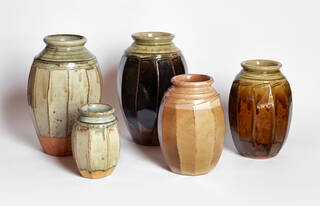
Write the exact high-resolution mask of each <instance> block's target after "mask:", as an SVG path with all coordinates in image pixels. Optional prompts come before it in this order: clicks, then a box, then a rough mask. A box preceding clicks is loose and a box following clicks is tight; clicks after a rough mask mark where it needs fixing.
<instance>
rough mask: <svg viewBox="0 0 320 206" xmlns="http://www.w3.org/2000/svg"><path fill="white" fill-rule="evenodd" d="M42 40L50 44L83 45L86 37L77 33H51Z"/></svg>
mask: <svg viewBox="0 0 320 206" xmlns="http://www.w3.org/2000/svg"><path fill="white" fill-rule="evenodd" d="M43 41H44V42H45V43H46V44H48V45H52V46H65V47H68V46H83V45H84V44H85V43H86V42H87V38H86V37H84V36H81V35H78V34H52V35H48V36H46V37H44V38H43Z"/></svg>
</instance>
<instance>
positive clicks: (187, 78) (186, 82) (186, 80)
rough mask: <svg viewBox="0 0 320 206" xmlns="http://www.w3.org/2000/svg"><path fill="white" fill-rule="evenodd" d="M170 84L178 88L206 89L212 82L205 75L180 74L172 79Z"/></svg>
mask: <svg viewBox="0 0 320 206" xmlns="http://www.w3.org/2000/svg"><path fill="white" fill-rule="evenodd" d="M171 82H172V84H174V85H175V86H178V87H179V86H180V87H203V86H204V87H206V86H211V85H212V83H213V82H214V80H213V78H212V77H211V76H209V75H205V74H180V75H177V76H174V77H172V78H171Z"/></svg>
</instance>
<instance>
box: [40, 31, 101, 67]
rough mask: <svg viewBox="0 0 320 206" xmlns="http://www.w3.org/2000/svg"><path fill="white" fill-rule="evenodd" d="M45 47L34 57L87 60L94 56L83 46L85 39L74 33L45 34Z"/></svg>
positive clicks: (60, 60)
mask: <svg viewBox="0 0 320 206" xmlns="http://www.w3.org/2000/svg"><path fill="white" fill-rule="evenodd" d="M43 41H44V42H45V43H46V45H47V46H46V47H45V49H44V50H43V51H42V52H41V53H40V54H39V55H38V56H37V57H36V58H38V59H40V60H44V61H54V62H73V61H88V60H92V59H94V58H95V57H94V56H93V55H92V54H91V53H90V52H89V51H88V50H87V49H86V48H85V47H84V44H85V43H86V42H87V39H86V38H85V37H84V36H80V35H74V34H54V35H49V36H46V37H45V38H44V39H43Z"/></svg>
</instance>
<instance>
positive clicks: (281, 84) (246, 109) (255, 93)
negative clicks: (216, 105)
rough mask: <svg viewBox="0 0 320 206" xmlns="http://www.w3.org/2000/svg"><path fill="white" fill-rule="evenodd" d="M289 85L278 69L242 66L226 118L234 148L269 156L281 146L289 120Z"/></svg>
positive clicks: (257, 156) (262, 156)
mask: <svg viewBox="0 0 320 206" xmlns="http://www.w3.org/2000/svg"><path fill="white" fill-rule="evenodd" d="M291 102H292V96H291V89H290V85H289V82H288V81H287V80H286V78H285V77H284V76H283V75H282V74H281V73H280V71H275V72H272V73H270V74H268V73H254V72H248V71H246V70H242V71H241V72H240V74H238V75H237V77H236V78H235V80H234V81H233V84H232V88H231V91H230V96H229V121H230V127H231V133H232V137H233V140H234V143H235V146H236V148H237V150H238V152H239V153H240V154H241V155H243V156H246V157H250V158H270V157H273V156H275V155H277V154H278V152H279V151H280V149H281V147H282V146H283V144H284V142H285V140H286V137H287V133H288V130H289V125H290V120H291V109H292V107H291Z"/></svg>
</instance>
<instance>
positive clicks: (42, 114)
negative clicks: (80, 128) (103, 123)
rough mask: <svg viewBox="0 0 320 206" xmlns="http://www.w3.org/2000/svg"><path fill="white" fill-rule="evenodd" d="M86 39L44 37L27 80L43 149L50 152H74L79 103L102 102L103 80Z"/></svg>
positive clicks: (59, 36)
mask: <svg viewBox="0 0 320 206" xmlns="http://www.w3.org/2000/svg"><path fill="white" fill-rule="evenodd" d="M86 41H87V40H86V38H85V37H83V36H79V35H71V34H57V35H50V36H47V37H45V38H44V42H45V43H46V44H47V46H46V47H45V49H44V50H43V51H42V52H41V53H40V54H39V55H38V56H36V57H35V59H34V61H33V64H32V67H31V70H30V73H29V81H28V92H27V93H28V103H29V105H30V106H31V108H32V113H33V117H34V118H33V119H34V126H35V128H36V132H37V135H38V138H39V140H40V143H41V145H42V148H43V150H44V152H45V153H47V154H50V155H71V153H72V152H71V130H72V126H73V123H74V121H75V120H76V118H77V109H78V107H79V106H80V105H82V104H85V103H91V102H100V100H101V89H102V82H101V77H100V71H99V67H98V64H97V60H96V58H95V57H94V56H93V55H92V54H91V53H90V52H89V51H88V50H87V49H86V48H85V47H84V44H85V43H86Z"/></svg>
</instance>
